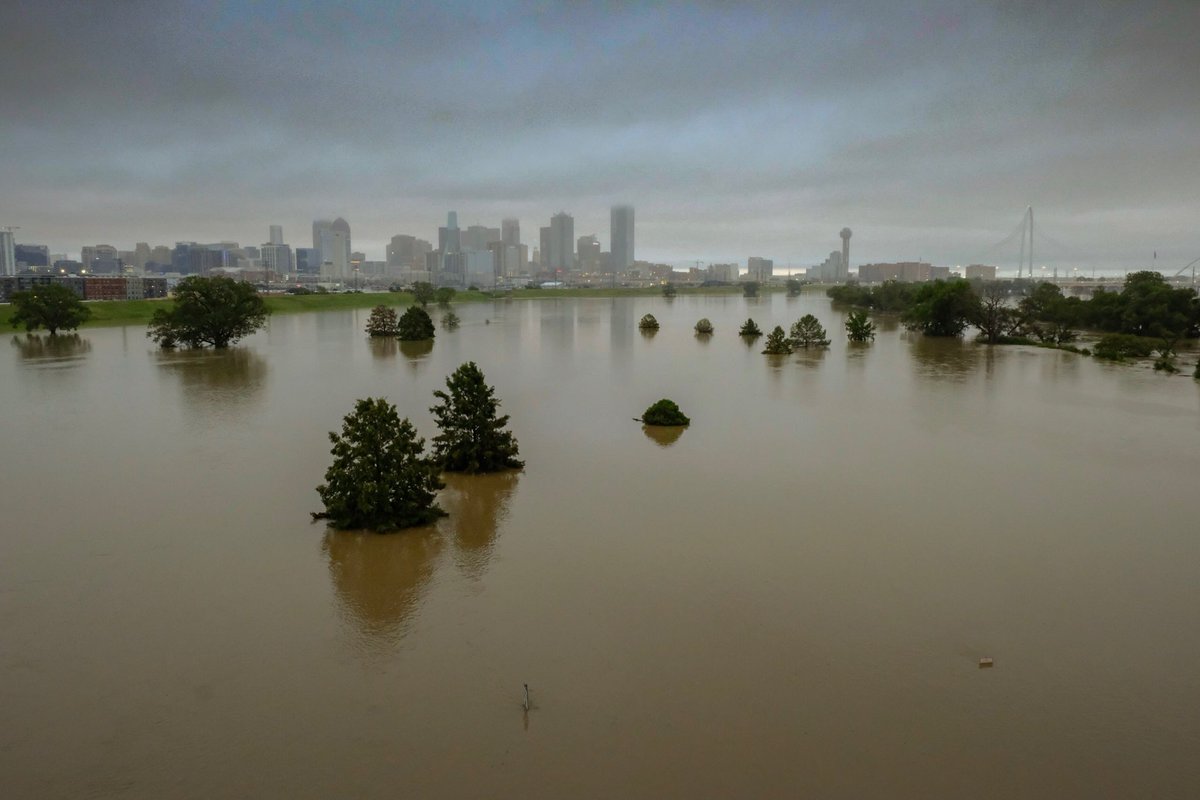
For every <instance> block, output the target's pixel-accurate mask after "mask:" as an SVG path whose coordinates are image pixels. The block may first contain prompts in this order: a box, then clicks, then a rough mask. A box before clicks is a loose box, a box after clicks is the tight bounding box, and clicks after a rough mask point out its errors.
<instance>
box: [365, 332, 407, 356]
mask: <svg viewBox="0 0 1200 800" xmlns="http://www.w3.org/2000/svg"><path fill="white" fill-rule="evenodd" d="M367 341H368V343H369V344H370V347H371V355H373V356H375V358H378V359H381V360H382V359H391V358H395V357H396V354H397V353H399V352H400V342H399V341H398V340H397V339H396V337H395V336H371V337H370V338H368V340H367Z"/></svg>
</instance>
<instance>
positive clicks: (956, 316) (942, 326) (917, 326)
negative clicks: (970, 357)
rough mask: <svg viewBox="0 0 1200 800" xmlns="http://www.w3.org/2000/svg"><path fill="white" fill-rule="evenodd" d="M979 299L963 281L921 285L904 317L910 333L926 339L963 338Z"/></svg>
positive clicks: (956, 280) (935, 282) (973, 316)
mask: <svg viewBox="0 0 1200 800" xmlns="http://www.w3.org/2000/svg"><path fill="white" fill-rule="evenodd" d="M978 306H979V298H978V297H977V296H976V295H975V292H974V291H972V289H971V284H970V283H969V282H967V281H965V280H963V279H961V278H956V279H953V280H949V281H943V280H937V281H932V282H930V283H923V284H921V286H920V288H918V289H917V290H916V292H915V293H914V294H913V298H912V305H910V306H909V307H908V310H907V311H905V312H904V315H903V316H902V317H901V318H902V319H903V320H904V322H905V324H906V325H907V326H908V328H909V329H910V330H918V331H921V332H922V333H924V334H925V335H926V336H960V335H962V332H963V331H964V330H965V329H966V327H967V325H968V324H970V321H971V320H972V319H974V318H975V316H976V313H977V309H978Z"/></svg>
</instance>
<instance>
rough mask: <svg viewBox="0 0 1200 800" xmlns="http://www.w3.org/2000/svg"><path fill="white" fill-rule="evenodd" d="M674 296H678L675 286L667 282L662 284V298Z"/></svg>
mask: <svg viewBox="0 0 1200 800" xmlns="http://www.w3.org/2000/svg"><path fill="white" fill-rule="evenodd" d="M676 294H678V290H676V288H675V284H673V283H670V282H669V281H668V282H667V283H664V284H663V287H662V295H663V297H674V296H675V295H676Z"/></svg>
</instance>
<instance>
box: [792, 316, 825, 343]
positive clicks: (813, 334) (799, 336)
mask: <svg viewBox="0 0 1200 800" xmlns="http://www.w3.org/2000/svg"><path fill="white" fill-rule="evenodd" d="M791 334H792V336H791V338H792V343H793V344H794V345H795V346H797V347H804V348H809V347H828V346H829V336H828V334H826V332H825V328H824V327H822V325H821V322H820V320H818V319H817V318H816V317H814V316H813V315H812V314H805V315H804V316H803V317H801V318H800V319H799V320H797V321H796V322H795V324H793V325H792V330H791Z"/></svg>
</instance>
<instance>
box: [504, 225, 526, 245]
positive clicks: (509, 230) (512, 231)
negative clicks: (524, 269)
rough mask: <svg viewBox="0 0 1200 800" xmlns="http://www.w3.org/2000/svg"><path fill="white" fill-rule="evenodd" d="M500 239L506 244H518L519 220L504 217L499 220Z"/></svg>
mask: <svg viewBox="0 0 1200 800" xmlns="http://www.w3.org/2000/svg"><path fill="white" fill-rule="evenodd" d="M500 241H502V242H504V244H506V245H519V244H520V243H521V222H520V221H519V220H515V219H506V220H502V221H501V222H500Z"/></svg>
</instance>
